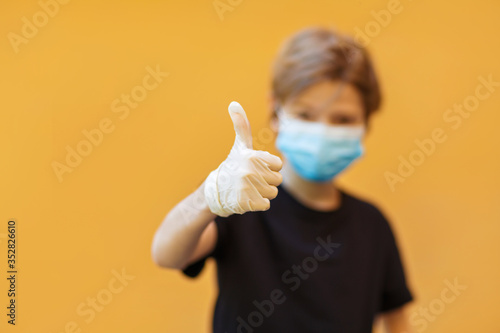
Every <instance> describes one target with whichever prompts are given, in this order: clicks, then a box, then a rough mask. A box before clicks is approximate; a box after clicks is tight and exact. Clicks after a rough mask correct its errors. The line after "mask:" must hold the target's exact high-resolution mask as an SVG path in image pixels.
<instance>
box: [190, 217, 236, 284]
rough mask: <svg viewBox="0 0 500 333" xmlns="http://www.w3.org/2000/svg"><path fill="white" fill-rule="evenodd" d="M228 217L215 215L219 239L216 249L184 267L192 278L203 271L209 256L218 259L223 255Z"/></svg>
mask: <svg viewBox="0 0 500 333" xmlns="http://www.w3.org/2000/svg"><path fill="white" fill-rule="evenodd" d="M226 219H227V218H224V217H220V216H216V217H215V219H214V222H215V225H216V227H217V241H216V243H215V247H214V249H213V250H212V252H210V253H208V254H207V255H206V256H204V257H203V258H201V259H199V260H198V261H196V262H194V263H192V264H191V265H189V266H187V267H186V268H184V269H183V270H182V273H183V274H184V275H186V276H188V277H190V278H195V277H197V276H198V275H199V274H200V273H201V271H202V270H203V268H204V267H205V262H206V261H207V259H208V258H209V257H212V258H215V259H217V258H220V257H221V256H222V250H223V248H224V246H223V244H225V242H226V235H227V232H228V231H227V226H228V223H227V222H228V221H226Z"/></svg>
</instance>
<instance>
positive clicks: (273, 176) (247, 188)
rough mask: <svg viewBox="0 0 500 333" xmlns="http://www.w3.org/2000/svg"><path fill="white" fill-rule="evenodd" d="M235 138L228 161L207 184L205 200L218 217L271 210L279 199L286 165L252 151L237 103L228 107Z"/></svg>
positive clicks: (249, 131) (211, 176)
mask: <svg viewBox="0 0 500 333" xmlns="http://www.w3.org/2000/svg"><path fill="white" fill-rule="evenodd" d="M228 110H229V115H230V116H231V120H232V121H233V125H234V131H235V133H236V137H235V140H234V144H233V147H232V148H231V151H230V153H229V155H228V156H227V158H226V159H225V160H224V162H222V163H221V164H220V165H219V167H218V168H217V169H215V170H214V171H212V172H211V173H210V174H209V176H208V177H207V179H206V180H205V192H204V194H205V200H206V202H207V204H208V207H209V208H210V210H211V211H212V213H214V214H216V215H219V216H223V217H226V216H229V215H232V214H235V213H236V214H243V213H245V212H248V211H262V210H268V209H269V207H270V200H271V199H274V198H275V197H276V196H277V195H278V189H277V187H276V186H278V185H279V184H280V183H281V182H282V180H283V179H282V176H281V174H280V173H279V172H278V171H279V170H281V167H282V166H283V163H282V161H281V159H280V158H279V157H278V156H275V155H272V154H270V153H268V152H267V151H262V150H253V148H252V147H253V146H252V132H251V130H250V123H249V121H248V119H247V116H246V113H245V110H243V108H242V107H241V105H240V104H239V103H238V102H231V104H229V108H228Z"/></svg>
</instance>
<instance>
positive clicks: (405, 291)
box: [380, 218, 413, 312]
mask: <svg viewBox="0 0 500 333" xmlns="http://www.w3.org/2000/svg"><path fill="white" fill-rule="evenodd" d="M384 219H385V218H384ZM385 222H386V223H385V229H386V230H385V233H386V237H385V239H386V251H385V255H386V258H385V267H384V268H385V272H384V280H383V288H382V303H381V308H380V312H385V311H389V310H393V309H396V308H398V307H400V306H402V305H404V304H406V303H408V302H410V301H412V300H413V295H412V292H411V291H410V289H409V287H408V284H407V280H406V277H405V269H404V265H403V262H402V260H401V255H400V253H399V250H398V244H397V240H396V237H395V236H394V233H393V231H392V229H391V226H390V224H389V222H388V221H387V220H385Z"/></svg>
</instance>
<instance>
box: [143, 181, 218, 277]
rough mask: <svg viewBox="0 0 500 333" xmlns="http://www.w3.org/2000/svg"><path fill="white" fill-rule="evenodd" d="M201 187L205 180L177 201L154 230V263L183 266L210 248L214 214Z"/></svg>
mask: <svg viewBox="0 0 500 333" xmlns="http://www.w3.org/2000/svg"><path fill="white" fill-rule="evenodd" d="M204 186H205V182H203V183H202V184H201V185H200V186H199V187H198V188H197V189H196V190H195V191H194V192H193V193H191V194H190V195H189V196H187V197H186V198H185V199H184V200H182V201H181V202H179V203H178V204H177V205H176V206H175V207H174V208H173V209H172V210H171V211H170V212H169V213H168V214H167V216H166V217H165V219H164V220H163V222H162V224H161V225H160V227H159V228H158V230H157V231H156V233H155V235H154V238H153V243H152V247H151V255H152V258H153V261H154V262H155V263H156V264H157V265H158V266H160V267H166V268H175V269H184V268H186V267H187V266H188V265H189V264H190V263H192V262H194V261H196V260H198V259H199V258H201V257H203V256H205V255H206V254H208V253H210V252H211V251H212V250H213V248H214V246H215V243H216V240H217V229H216V226H215V222H214V221H213V220H214V219H215V217H216V215H215V214H213V213H212V212H211V211H210V209H209V208H208V206H207V204H206V202H205V195H204Z"/></svg>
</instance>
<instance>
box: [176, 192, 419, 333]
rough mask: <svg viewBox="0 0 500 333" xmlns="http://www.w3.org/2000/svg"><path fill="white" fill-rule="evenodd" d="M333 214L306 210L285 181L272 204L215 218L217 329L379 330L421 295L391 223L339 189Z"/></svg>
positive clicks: (228, 332)
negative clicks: (413, 288)
mask: <svg viewBox="0 0 500 333" xmlns="http://www.w3.org/2000/svg"><path fill="white" fill-rule="evenodd" d="M340 193H341V204H340V206H339V208H337V209H336V210H332V211H318V210H315V209H311V208H309V207H306V206H305V205H303V204H302V203H300V202H299V201H298V200H297V199H295V197H293V196H292V195H291V194H290V193H289V192H287V190H286V189H285V188H284V187H283V186H282V185H280V186H278V196H277V197H276V198H274V199H273V200H272V201H271V208H270V209H269V210H267V211H261V212H247V213H245V214H241V215H240V214H233V215H231V216H228V217H220V216H217V217H216V218H215V223H216V225H217V230H218V240H217V243H216V246H215V249H214V251H213V252H212V253H210V254H209V255H207V256H206V257H204V258H202V259H200V260H199V261H197V262H195V263H193V264H191V265H190V266H188V267H186V268H185V269H184V270H183V273H184V274H186V275H187V276H190V277H196V276H197V275H198V274H199V273H200V272H201V270H202V269H203V267H204V265H205V260H206V259H207V258H208V257H213V258H215V260H216V264H217V277H218V285H219V296H218V298H217V302H216V304H215V311H214V318H213V330H214V333H251V332H252V333H253V332H255V333H261V332H272V333H277V332H287V333H294V332H297V333H305V332H328V333H333V332H341V333H357V332H363V333H366V332H371V331H372V325H373V319H374V316H375V315H376V314H377V313H380V312H384V311H388V310H391V309H395V308H397V307H399V306H401V305H403V304H405V303H407V302H409V301H411V300H412V299H413V297H412V293H411V292H410V290H409V288H408V286H407V283H406V280H405V274H404V269H403V265H402V262H401V259H400V255H399V252H398V248H397V242H396V239H395V237H394V235H393V233H392V230H391V227H390V225H389V222H388V221H387V219H386V218H385V217H384V215H383V214H382V213H381V212H380V211H379V209H377V208H376V207H375V206H374V205H373V204H371V203H369V202H366V201H363V200H360V199H357V198H355V197H354V196H352V195H351V194H349V193H346V192H345V191H344V190H343V189H340Z"/></svg>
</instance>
